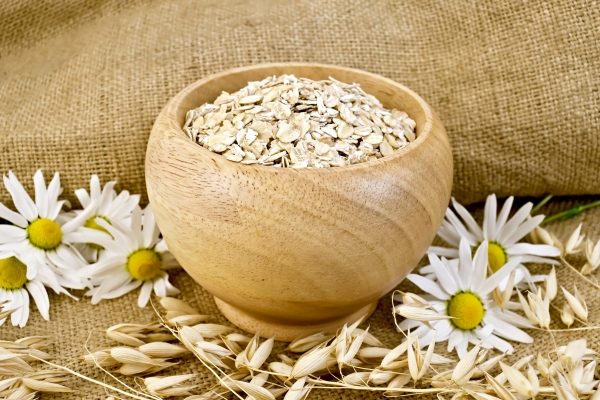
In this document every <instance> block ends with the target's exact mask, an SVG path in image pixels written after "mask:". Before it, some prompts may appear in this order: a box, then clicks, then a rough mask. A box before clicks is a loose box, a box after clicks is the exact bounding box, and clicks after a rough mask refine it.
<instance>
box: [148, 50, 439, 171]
mask: <svg viewBox="0 0 600 400" xmlns="http://www.w3.org/2000/svg"><path fill="white" fill-rule="evenodd" d="M274 67H278V68H282V67H318V68H324V69H325V68H333V69H335V70H346V71H349V72H353V73H357V74H362V75H368V76H370V77H372V78H374V79H377V80H381V81H383V82H385V83H386V84H388V85H390V86H393V87H395V88H397V89H399V90H402V91H404V92H406V93H407V94H409V95H410V96H411V97H413V98H414V99H415V100H416V101H417V103H418V104H419V106H420V107H421V108H422V110H423V112H424V114H425V124H424V125H423V126H422V128H421V132H420V134H419V135H418V137H417V139H416V140H415V141H414V142H412V143H410V145H407V146H405V147H403V148H402V149H400V150H398V151H395V152H394V154H393V155H391V156H385V157H381V158H379V159H376V160H371V161H366V162H362V163H357V164H353V165H347V166H344V167H329V168H274V167H272V166H269V165H256V164H249V165H246V164H241V163H236V162H233V161H229V160H227V159H226V158H225V157H223V156H222V155H221V154H218V153H214V152H212V151H210V150H208V149H206V148H204V147H203V146H200V145H198V144H197V143H195V142H192V141H191V140H190V138H189V136H188V135H187V134H186V133H185V132H184V131H183V126H180V124H179V123H178V121H177V111H178V110H179V108H180V107H181V103H182V102H183V101H184V100H185V99H186V98H187V97H188V96H189V95H190V94H191V93H193V92H194V91H195V90H198V89H199V88H200V87H201V86H203V85H205V84H206V83H208V82H210V81H212V80H214V79H217V78H221V77H225V76H227V75H231V74H235V73H240V72H245V71H252V70H260V69H267V68H274ZM332 76H333V74H332ZM265 77H266V76H265ZM199 106H200V105H198V106H197V107H199ZM186 112H187V110H186ZM164 117H165V118H166V119H167V120H168V122H169V125H170V126H171V127H173V128H174V130H175V134H176V135H177V136H178V138H179V139H183V140H185V141H186V142H189V143H193V144H194V145H195V147H196V148H197V150H198V151H199V152H200V153H201V154H203V155H205V156H207V157H209V158H211V159H212V160H213V161H214V162H215V163H216V164H217V165H219V164H221V163H222V162H225V163H226V164H227V165H229V166H231V167H236V168H244V169H248V168H250V169H254V170H256V171H260V172H268V171H270V172H272V173H284V174H285V173H288V174H294V173H303V174H314V173H319V171H328V172H329V173H338V174H339V173H344V172H346V171H348V172H349V171H357V170H360V169H366V168H370V167H373V166H377V165H383V164H386V163H389V162H392V161H395V160H397V159H399V158H402V157H405V156H407V155H408V154H410V153H411V152H412V151H415V150H416V148H417V147H419V146H422V145H423V143H424V142H425V141H426V140H427V139H428V137H429V136H430V134H431V132H432V126H433V120H434V116H433V111H432V109H431V107H430V106H429V104H427V103H426V102H425V100H423V98H421V96H419V95H418V94H417V93H416V92H414V91H413V90H411V89H410V88H408V87H406V86H404V85H402V84H400V83H398V82H396V81H394V80H392V79H389V78H386V77H384V76H382V75H379V74H375V73H372V72H367V71H363V70H360V69H357V68H348V67H341V66H337V65H331V64H320V63H304V62H282V63H262V64H255V65H249V66H243V67H238V68H231V69H228V70H225V71H221V72H218V73H215V74H211V75H208V76H206V77H204V78H201V79H199V80H197V81H195V82H193V83H192V84H190V85H188V86H186V87H185V88H184V89H183V90H181V91H180V92H179V93H177V94H176V95H175V96H174V97H173V98H172V99H171V100H169V102H168V103H167V105H166V106H165V113H164ZM159 119H160V117H159Z"/></svg>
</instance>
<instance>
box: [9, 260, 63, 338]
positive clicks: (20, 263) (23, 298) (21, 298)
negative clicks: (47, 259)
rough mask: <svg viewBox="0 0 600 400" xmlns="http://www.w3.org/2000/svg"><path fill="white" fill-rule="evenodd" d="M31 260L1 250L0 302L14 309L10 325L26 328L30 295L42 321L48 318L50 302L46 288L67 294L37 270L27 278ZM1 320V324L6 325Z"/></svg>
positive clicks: (49, 274) (53, 279) (47, 275)
mask: <svg viewBox="0 0 600 400" xmlns="http://www.w3.org/2000/svg"><path fill="white" fill-rule="evenodd" d="M29 263H30V260H27V259H25V258H22V257H20V256H18V255H17V254H15V253H13V252H7V251H0V303H2V302H3V301H7V303H6V304H5V305H4V307H5V308H6V309H10V310H14V311H13V313H12V314H11V322H12V324H13V325H14V326H20V327H21V328H22V327H24V326H25V324H26V323H27V320H28V319H29V295H31V297H33V300H34V301H35V304H36V306H37V308H38V310H39V312H40V314H42V317H43V318H44V319H45V320H48V319H49V314H48V310H49V308H50V300H49V299H48V293H47V292H46V288H45V286H49V287H51V288H53V289H54V290H55V291H56V292H57V293H59V292H62V293H66V294H68V293H67V291H66V290H64V289H63V288H62V287H60V285H59V284H58V281H57V280H56V277H55V276H54V275H53V274H52V273H47V272H48V271H38V273H37V274H35V275H33V276H31V277H28V264H29ZM27 292H29V293H27ZM5 320H6V318H5V319H2V320H0V325H2V324H3V323H4V322H5Z"/></svg>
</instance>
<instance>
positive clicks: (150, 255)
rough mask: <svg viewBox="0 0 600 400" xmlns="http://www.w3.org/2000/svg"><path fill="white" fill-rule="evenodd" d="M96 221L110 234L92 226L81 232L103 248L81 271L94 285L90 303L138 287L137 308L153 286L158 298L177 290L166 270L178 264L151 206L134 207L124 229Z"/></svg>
mask: <svg viewBox="0 0 600 400" xmlns="http://www.w3.org/2000/svg"><path fill="white" fill-rule="evenodd" d="M95 222H96V223H97V224H98V225H99V226H100V227H102V228H104V229H106V231H107V232H108V233H109V234H110V236H108V235H98V234H95V233H97V232H94V231H93V230H92V229H83V230H82V231H83V232H84V234H89V236H88V238H89V241H90V242H93V243H95V244H97V245H99V246H102V247H103V248H104V249H105V250H104V251H102V253H101V255H100V258H99V260H98V262H96V263H94V264H90V265H89V266H87V267H85V268H83V269H81V270H80V272H81V274H82V275H83V276H89V277H90V281H91V283H92V284H93V285H94V286H95V287H94V288H93V289H92V290H90V291H88V292H87V293H86V295H87V296H92V304H97V303H98V302H100V301H101V300H103V299H114V298H117V297H120V296H122V295H124V294H126V293H129V292H131V291H132V290H134V289H137V288H138V287H140V286H141V291H140V295H139V298H138V306H140V307H144V306H145V305H146V304H147V303H148V300H149V298H150V294H151V293H152V290H153V289H154V292H155V293H156V294H157V295H158V296H160V297H165V296H172V295H175V294H178V293H179V290H177V289H176V288H175V287H173V286H172V285H171V284H170V283H169V275H168V274H167V271H168V270H169V269H172V268H176V267H177V266H178V264H177V261H176V260H175V258H174V257H173V255H172V254H171V253H170V252H169V249H168V248H167V244H166V243H165V241H164V239H160V236H159V235H160V232H159V230H158V226H157V225H156V221H155V219H154V214H153V213H152V209H151V208H150V206H148V207H147V208H146V209H145V210H144V212H143V213H142V210H141V209H140V207H139V206H136V207H135V208H134V210H133V213H132V214H131V220H130V223H129V226H128V227H127V230H126V231H121V230H119V229H118V228H117V227H116V226H113V225H111V224H109V223H108V222H107V221H105V220H104V219H102V218H96V220H95ZM90 231H92V232H90ZM91 234H94V235H91ZM111 237H112V238H114V239H111Z"/></svg>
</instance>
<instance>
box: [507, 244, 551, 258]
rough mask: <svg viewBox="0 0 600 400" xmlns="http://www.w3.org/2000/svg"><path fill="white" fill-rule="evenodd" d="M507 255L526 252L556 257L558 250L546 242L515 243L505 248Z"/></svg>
mask: <svg viewBox="0 0 600 400" xmlns="http://www.w3.org/2000/svg"><path fill="white" fill-rule="evenodd" d="M506 252H507V253H508V254H509V255H520V254H528V255H534V256H545V257H558V256H559V255H560V250H559V249H558V248H556V247H554V246H549V245H547V244H529V243H516V244H513V245H512V246H510V247H508V248H507V249H506Z"/></svg>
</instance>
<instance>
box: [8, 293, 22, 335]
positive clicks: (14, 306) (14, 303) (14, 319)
mask: <svg viewBox="0 0 600 400" xmlns="http://www.w3.org/2000/svg"><path fill="white" fill-rule="evenodd" d="M6 294H7V296H6V297H7V299H9V300H11V302H10V303H8V308H9V309H11V310H16V311H15V312H13V313H12V314H11V315H10V322H11V323H12V325H13V326H18V325H19V322H20V321H21V313H22V312H23V298H22V297H21V296H20V295H19V290H14V291H12V292H10V293H9V292H6Z"/></svg>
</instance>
